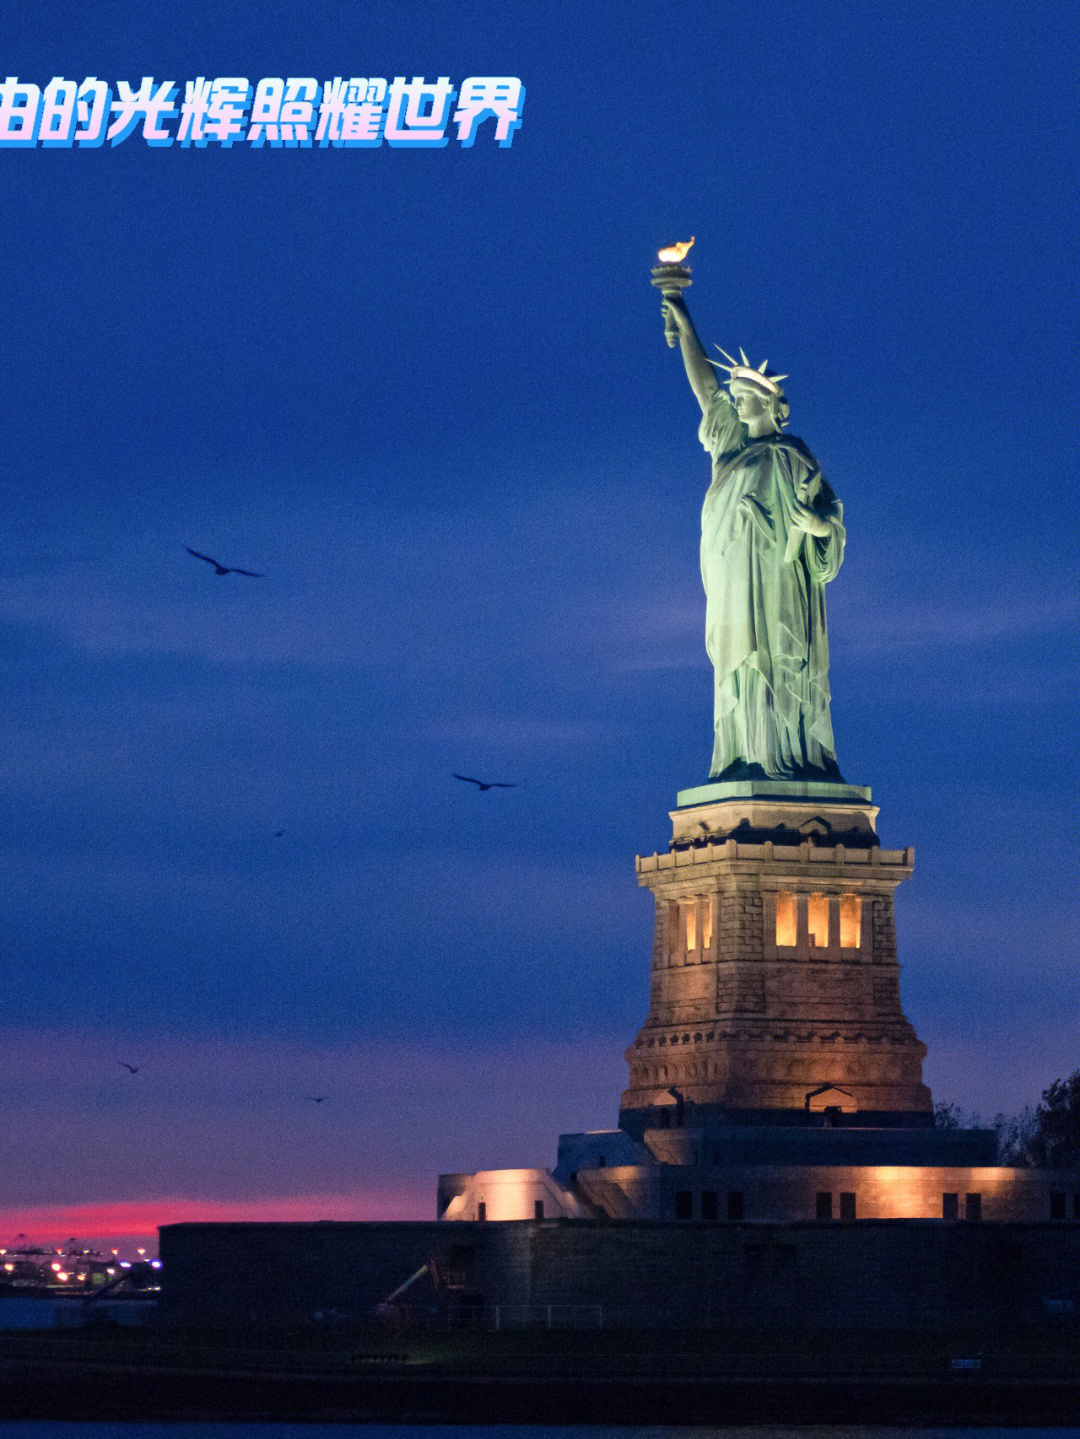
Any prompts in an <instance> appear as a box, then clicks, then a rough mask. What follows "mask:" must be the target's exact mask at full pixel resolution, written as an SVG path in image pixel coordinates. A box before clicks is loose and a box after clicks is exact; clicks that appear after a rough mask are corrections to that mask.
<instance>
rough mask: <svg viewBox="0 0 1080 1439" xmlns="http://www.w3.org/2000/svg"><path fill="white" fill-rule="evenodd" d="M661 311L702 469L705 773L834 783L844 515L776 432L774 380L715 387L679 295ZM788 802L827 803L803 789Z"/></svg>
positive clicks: (749, 374)
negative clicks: (836, 603)
mask: <svg viewBox="0 0 1080 1439" xmlns="http://www.w3.org/2000/svg"><path fill="white" fill-rule="evenodd" d="M663 309H664V317H665V323H666V325H667V328H668V334H669V343H672V342H674V339H675V337H676V336H677V337H678V343H679V345H680V349H681V353H682V358H683V363H684V365H685V367H686V374H687V378H688V379H689V381H690V386H691V389H692V390H693V392H694V396H695V398H696V400H697V402H698V404H699V406H700V408H701V416H702V418H701V424H700V426H699V429H698V437H699V439H700V440H701V443H702V444H703V445H704V447H705V449H706V450H707V451H708V453H709V456H710V458H711V460H712V480H711V483H710V485H709V489H708V492H707V493H706V496H705V502H704V507H703V509H702V515H701V577H702V581H703V583H704V586H705V600H706V609H705V648H706V650H707V651H708V655H709V658H710V660H711V661H712V664H713V671H714V689H713V751H712V762H711V765H710V768H709V774H710V777H712V778H713V779H716V780H718V781H724V780H727V779H732V780H737V779H738V778H739V777H740V776H741V775H744V774H746V773H747V771H749V772H750V773H751V774H761V775H762V776H764V777H765V778H767V779H781V778H782V779H785V780H787V781H790V782H794V783H795V784H798V783H799V782H802V783H804V784H805V783H806V782H810V783H811V784H812V783H813V782H814V781H833V782H834V783H839V784H842V783H843V776H842V775H841V773H840V769H839V766H838V764H837V761H836V752H835V742H834V740H833V730H832V720H831V716H830V712H829V704H830V695H829V641H828V635H827V631H826V624H825V586H826V584H827V583H828V582H829V581H830V580H832V579H833V578H834V577H835V576H836V573H837V571H838V570H839V569H840V566H841V564H842V562H843V558H844V544H845V530H844V524H843V509H842V507H841V505H840V503H839V501H838V500H837V498H836V496H835V495H834V494H833V492H832V490H831V489H830V488H829V486H828V485H827V484H826V482H825V480H824V479H823V477H822V474H821V471H820V469H819V467H818V465H817V462H816V461H815V459H814V457H813V455H812V454H811V453H810V451H809V450H808V449H807V447H806V446H805V445H804V444H803V442H802V441H801V440H798V439H794V438H793V437H791V436H789V435H785V434H783V433H781V431H782V428H783V426H784V425H785V424H786V423H787V416H788V404H787V400H786V398H785V396H784V392H783V389H782V388H781V386H780V381H781V380H782V379H784V378H785V376H783V375H773V374H771V372H769V371H768V370H767V367H766V365H764V364H762V365H761V366H760V367H758V368H757V369H755V368H754V367H753V366H751V365H750V364H749V363H748V362H747V361H746V357H745V355H743V357H742V363H739V362H737V361H732V363H731V364H728V365H723V366H721V368H723V369H726V370H727V371H728V374H729V378H728V382H727V388H726V389H723V388H721V386H720V384H719V382H718V380H717V377H716V372H715V369H714V364H715V363H717V362H713V361H710V360H709V358H708V357H707V356H706V354H705V351H704V349H703V347H702V345H701V341H700V340H699V339H698V336H697V332H696V330H695V329H694V326H693V323H692V321H691V319H690V315H689V312H688V311H687V309H686V305H685V302H684V300H683V298H682V296H681V294H678V293H675V292H671V293H668V292H665V300H664V307H663ZM745 792H746V791H745V790H740V791H738V793H745ZM759 792H761V793H775V791H759ZM792 792H793V793H794V794H797V795H800V796H813V797H814V798H819V797H825V796H823V795H822V793H821V791H820V790H816V789H813V788H801V789H800V788H796V789H794V790H793V791H792ZM731 793H732V794H734V793H736V791H731ZM859 797H861V795H860V796H859ZM689 802H690V801H684V800H683V799H682V798H680V804H683V803H689Z"/></svg>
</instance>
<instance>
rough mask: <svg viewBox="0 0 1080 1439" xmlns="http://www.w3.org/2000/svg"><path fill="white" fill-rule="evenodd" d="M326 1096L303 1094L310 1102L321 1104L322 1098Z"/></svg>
mask: <svg viewBox="0 0 1080 1439" xmlns="http://www.w3.org/2000/svg"><path fill="white" fill-rule="evenodd" d="M326 1097H327V1096H326V1095H325V1094H305V1095H304V1098H305V1099H307V1100H310V1102H311V1103H312V1104H322V1102H323V1100H324V1099H326Z"/></svg>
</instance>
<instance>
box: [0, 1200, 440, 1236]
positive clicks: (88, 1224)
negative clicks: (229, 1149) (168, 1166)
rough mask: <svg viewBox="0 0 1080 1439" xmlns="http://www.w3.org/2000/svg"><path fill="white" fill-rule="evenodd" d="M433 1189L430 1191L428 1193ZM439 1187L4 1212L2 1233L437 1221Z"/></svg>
mask: <svg viewBox="0 0 1080 1439" xmlns="http://www.w3.org/2000/svg"><path fill="white" fill-rule="evenodd" d="M429 1188H430V1190H431V1192H430V1193H429V1192H428V1190H429ZM434 1218H435V1195H434V1186H425V1187H424V1188H423V1190H422V1191H421V1190H401V1191H385V1190H374V1191H367V1192H363V1191H362V1192H359V1193H356V1194H295V1195H281V1196H272V1197H266V1198H261V1199H190V1198H183V1197H180V1196H175V1195H174V1196H169V1197H166V1198H162V1199H131V1200H126V1199H121V1200H112V1201H108V1202H105V1203H101V1204H94V1203H85V1204H42V1205H27V1206H25V1207H20V1208H10V1209H0V1234H3V1235H4V1236H5V1238H6V1239H7V1240H8V1243H9V1244H10V1242H11V1236H12V1235H15V1234H25V1235H26V1236H27V1241H28V1242H29V1243H30V1244H48V1243H49V1242H50V1241H57V1240H59V1241H61V1242H63V1241H66V1240H67V1239H70V1238H71V1236H72V1235H78V1236H79V1238H80V1239H84V1240H86V1241H87V1242H89V1241H91V1240H102V1239H106V1238H107V1239H109V1240H116V1239H128V1240H135V1239H138V1240H145V1239H146V1238H147V1237H149V1236H152V1235H153V1234H154V1233H155V1231H156V1230H157V1229H158V1227H159V1226H160V1225H163V1224H273V1223H294V1224H295V1223H304V1222H308V1221H310V1222H316V1221H318V1220H323V1219H328V1220H343V1221H349V1220H354V1221H355V1220H379V1219H434Z"/></svg>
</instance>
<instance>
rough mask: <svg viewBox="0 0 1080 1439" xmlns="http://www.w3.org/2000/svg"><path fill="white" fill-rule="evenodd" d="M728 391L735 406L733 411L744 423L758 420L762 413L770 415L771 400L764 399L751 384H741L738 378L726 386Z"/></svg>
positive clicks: (747, 423)
mask: <svg viewBox="0 0 1080 1439" xmlns="http://www.w3.org/2000/svg"><path fill="white" fill-rule="evenodd" d="M728 393H729V394H730V396H731V403H732V404H733V405H734V406H735V413H736V414H737V415H738V417H739V419H740V420H742V422H743V424H744V425H749V424H751V423H752V422H753V421H754V420H760V419H761V417H762V416H763V415H771V411H772V403H771V401H769V400H768V399H766V397H765V396H764V395H763V394H762V393H761V391H760V390H758V389H756V388H755V387H754V386H753V385H743V384H740V383H739V381H738V380H734V381H733V382H732V383H731V384H730V385H729V386H728Z"/></svg>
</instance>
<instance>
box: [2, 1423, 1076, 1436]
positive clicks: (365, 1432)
mask: <svg viewBox="0 0 1080 1439" xmlns="http://www.w3.org/2000/svg"><path fill="white" fill-rule="evenodd" d="M351 1435H355V1436H356V1439H711V1436H716V1439H1080V1428H1068V1429H1002V1428H987V1429H957V1428H945V1427H941V1428H917V1427H915V1428H899V1427H889V1426H887V1425H822V1424H816V1425H810V1424H808V1425H804V1426H794V1425H790V1426H789V1425H776V1424H773V1425H759V1426H738V1427H734V1428H731V1429H714V1428H705V1427H700V1428H674V1427H670V1426H663V1425H654V1426H642V1427H640V1428H637V1427H632V1426H618V1425H602V1424H568V1425H566V1426H563V1427H555V1426H551V1427H547V1426H544V1425H539V1424H521V1425H515V1424H78V1423H70V1424H69V1423H53V1422H51V1421H41V1422H39V1421H36V1420H35V1421H27V1422H25V1423H23V1422H8V1423H3V1422H0V1439H349V1436H351Z"/></svg>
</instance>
